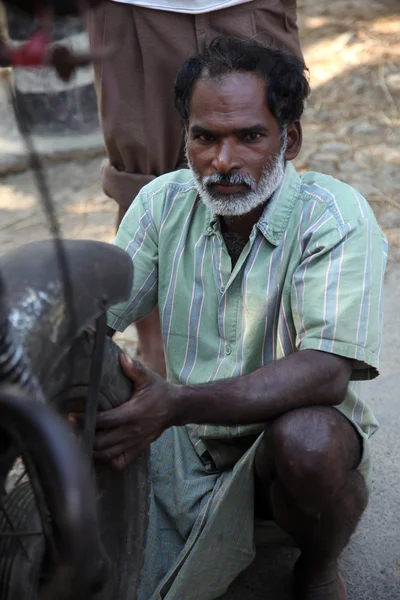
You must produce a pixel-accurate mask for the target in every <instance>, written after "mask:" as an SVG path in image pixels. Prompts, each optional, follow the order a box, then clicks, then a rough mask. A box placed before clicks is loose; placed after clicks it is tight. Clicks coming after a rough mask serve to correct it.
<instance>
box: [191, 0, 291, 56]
mask: <svg viewBox="0 0 400 600" xmlns="http://www.w3.org/2000/svg"><path fill="white" fill-rule="evenodd" d="M296 5H297V1H296V0H253V1H252V2H247V3H245V4H239V5H238V6H234V7H233V8H225V9H222V10H217V11H215V12H213V13H208V15H202V17H203V19H204V20H206V19H207V20H208V27H209V33H210V34H211V35H216V34H218V33H226V34H230V35H237V36H241V37H252V38H254V39H256V40H257V41H259V42H261V43H263V44H265V45H271V46H274V47H276V48H279V49H281V50H286V51H288V52H291V53H292V54H296V55H297V56H299V57H301V58H303V55H302V52H301V47H300V39H299V30H298V26H297V8H296Z"/></svg>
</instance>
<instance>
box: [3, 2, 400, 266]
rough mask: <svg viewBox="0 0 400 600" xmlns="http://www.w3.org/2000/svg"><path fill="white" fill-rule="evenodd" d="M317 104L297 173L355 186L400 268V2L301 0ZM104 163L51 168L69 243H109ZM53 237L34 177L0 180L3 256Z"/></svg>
mask: <svg viewBox="0 0 400 600" xmlns="http://www.w3.org/2000/svg"><path fill="white" fill-rule="evenodd" d="M298 10H299V23H300V30H301V37H302V44H303V49H304V55H305V59H306V63H307V65H308V67H309V69H310V75H311V84H312V89H313V92H312V96H311V100H310V103H309V106H308V109H307V112H306V115H305V117H304V146H303V149H302V152H301V155H300V157H299V158H298V159H297V161H296V163H297V167H298V168H299V169H300V170H302V171H304V170H316V171H322V172H325V173H328V174H330V175H332V176H335V177H338V178H339V179H342V180H344V181H346V182H347V183H350V184H352V185H354V186H355V187H356V188H358V189H359V190H360V191H361V192H362V193H363V194H364V195H365V196H366V197H367V199H368V200H369V201H370V202H371V204H372V206H373V209H374V211H375V213H376V215H377V217H378V219H379V221H380V223H381V225H382V227H383V228H384V230H385V232H386V233H387V235H388V238H389V242H390V263H391V264H393V263H396V262H398V261H399V260H400V127H399V125H400V114H399V109H400V70H399V64H400V63H399V59H400V6H399V2H398V0H380V1H378V0H362V2H360V0H332V1H331V2H324V1H323V0H319V1H317V0H299V2H298ZM102 160H103V159H102V158H95V159H90V160H86V161H82V160H80V161H79V162H67V163H63V164H53V165H49V166H48V169H47V173H48V178H49V181H50V184H51V187H52V190H53V197H54V200H55V202H56V206H57V211H58V215H59V219H60V222H61V225H62V230H63V234H64V236H66V237H72V238H89V239H97V240H104V241H110V240H111V239H112V237H113V233H114V225H115V205H114V203H113V201H112V200H110V199H108V198H106V197H105V196H104V194H103V193H102V191H101V187H100V182H99V172H100V166H101V161H102ZM46 237H49V233H48V229H47V226H46V222H45V219H44V217H43V214H42V210H41V208H40V206H39V205H38V198H37V193H36V190H35V186H34V184H33V180H32V176H31V174H30V173H29V172H25V173H21V174H13V175H9V176H6V177H3V178H1V179H0V253H3V252H6V251H7V250H10V249H12V248H15V247H16V246H18V245H20V244H24V243H26V242H30V241H33V240H38V239H43V238H46Z"/></svg>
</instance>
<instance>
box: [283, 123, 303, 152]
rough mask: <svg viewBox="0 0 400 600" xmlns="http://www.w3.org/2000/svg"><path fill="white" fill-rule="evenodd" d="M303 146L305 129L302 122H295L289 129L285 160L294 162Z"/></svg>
mask: <svg viewBox="0 0 400 600" xmlns="http://www.w3.org/2000/svg"><path fill="white" fill-rule="evenodd" d="M302 144H303V129H302V127H301V123H300V121H294V122H293V123H291V124H290V125H288V128H287V146H286V151H285V157H284V158H285V160H294V159H295V158H296V157H297V156H298V155H299V152H300V150H301V146H302Z"/></svg>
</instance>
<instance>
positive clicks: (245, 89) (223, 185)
mask: <svg viewBox="0 0 400 600" xmlns="http://www.w3.org/2000/svg"><path fill="white" fill-rule="evenodd" d="M265 93H266V92H265V82H264V81H263V80H262V79H261V78H260V77H258V76H257V75H254V74H252V73H235V74H231V75H226V76H224V77H223V78H221V79H201V80H199V81H198V82H197V84H196V85H195V87H194V90H193V94H192V99H191V103H190V115H189V126H188V135H187V150H186V151H187V158H188V162H189V166H190V168H191V169H192V171H193V175H194V178H195V181H196V186H197V189H198V191H199V195H200V197H201V199H202V200H203V202H204V203H205V204H206V205H207V206H208V207H209V208H210V209H211V210H212V212H213V213H214V214H217V215H221V216H232V215H242V214H246V213H248V212H250V211H251V210H254V209H255V208H257V207H258V206H260V205H261V204H264V203H265V202H266V201H267V200H268V199H269V198H270V196H271V195H272V194H273V193H274V191H275V190H276V189H277V187H278V186H279V185H280V183H281V181H282V179H283V175H284V164H285V159H284V153H285V149H286V138H285V135H283V136H282V134H281V131H280V130H279V125H278V122H277V120H276V119H275V117H273V115H272V114H271V113H270V111H269V110H268V108H267V106H266V101H265Z"/></svg>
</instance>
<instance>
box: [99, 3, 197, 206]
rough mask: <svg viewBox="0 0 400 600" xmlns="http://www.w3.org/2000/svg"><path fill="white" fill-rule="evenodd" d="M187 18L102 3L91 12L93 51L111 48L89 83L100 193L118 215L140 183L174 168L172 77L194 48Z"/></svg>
mask: <svg viewBox="0 0 400 600" xmlns="http://www.w3.org/2000/svg"><path fill="white" fill-rule="evenodd" d="M188 21H190V17H189V16H188V15H180V14H176V13H169V12H164V11H158V10H152V9H147V8H141V7H137V6H130V5H128V4H123V3H119V2H104V3H102V4H101V6H99V7H98V8H97V9H95V10H93V11H91V12H90V14H89V17H88V31H89V37H90V42H91V46H92V48H101V47H104V46H105V47H107V46H109V47H110V48H111V49H113V53H112V55H111V57H110V58H108V59H106V60H104V61H102V62H101V63H96V65H95V84H96V92H97V97H98V102H99V112H100V119H101V125H102V129H103V134H104V139H105V144H106V149H107V154H108V157H109V164H108V165H106V167H105V168H104V170H103V186H104V191H105V193H106V194H107V195H108V196H110V197H111V198H113V199H114V200H115V201H116V202H117V204H118V206H119V210H120V217H123V215H124V214H125V212H126V210H127V209H128V208H129V206H130V204H131V202H132V201H133V199H134V198H135V196H136V195H137V194H138V193H139V191H140V190H141V188H142V187H143V186H144V185H146V184H147V183H149V182H150V181H151V180H152V179H154V178H155V177H158V176H159V175H163V174H164V173H168V172H170V171H173V170H175V169H176V168H177V166H178V165H179V163H180V162H181V160H182V149H183V146H182V132H181V126H180V122H179V119H178V116H177V115H176V113H175V109H174V107H173V91H174V80H175V75H176V73H177V71H178V69H179V67H180V66H181V64H182V63H183V62H184V60H185V59H186V58H187V57H188V56H189V54H190V50H186V49H188V48H190V49H191V50H192V51H193V49H194V46H195V39H194V36H193V30H192V31H191V29H193V28H190V27H189V26H188Z"/></svg>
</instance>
